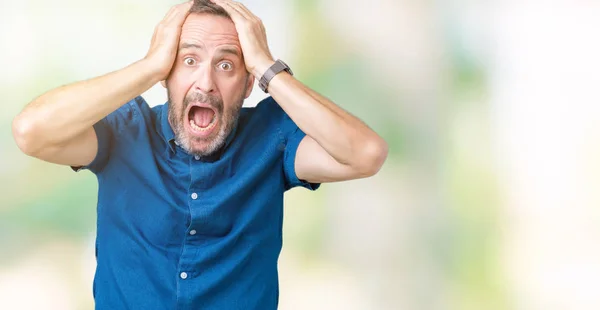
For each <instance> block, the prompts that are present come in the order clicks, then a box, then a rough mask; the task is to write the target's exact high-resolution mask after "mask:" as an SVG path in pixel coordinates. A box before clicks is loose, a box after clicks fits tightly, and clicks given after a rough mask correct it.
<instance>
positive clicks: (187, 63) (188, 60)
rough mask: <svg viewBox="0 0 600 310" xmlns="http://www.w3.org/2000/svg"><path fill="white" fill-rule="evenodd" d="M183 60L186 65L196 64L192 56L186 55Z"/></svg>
mask: <svg viewBox="0 0 600 310" xmlns="http://www.w3.org/2000/svg"><path fill="white" fill-rule="evenodd" d="M183 62H184V63H185V64H186V65H188V66H193V65H195V64H196V60H195V59H194V58H192V57H186V58H184V59H183Z"/></svg>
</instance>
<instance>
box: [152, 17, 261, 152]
mask: <svg viewBox="0 0 600 310" xmlns="http://www.w3.org/2000/svg"><path fill="white" fill-rule="evenodd" d="M253 84H254V77H253V76H252V75H251V74H248V72H247V71H246V67H245V64H244V60H243V56H242V49H241V47H240V43H239V40H238V35H237V31H236V30H235V26H234V24H233V22H232V21H231V20H230V19H228V18H225V17H221V16H216V15H210V14H195V13H193V14H190V15H188V17H187V19H186V21H185V23H184V24H183V27H182V30H181V38H180V41H179V51H178V53H177V57H176V59H175V63H174V65H173V68H172V70H171V73H170V75H169V77H168V78H167V80H166V85H165V84H163V85H165V86H166V87H167V93H168V96H169V123H170V124H171V127H172V128H173V132H174V133H175V140H176V141H177V142H178V144H179V145H180V146H181V147H182V148H183V149H184V150H186V151H187V152H188V153H190V154H193V155H200V156H207V155H210V154H212V153H213V152H215V151H217V150H218V149H220V148H221V147H222V146H223V144H224V143H225V140H226V139H227V136H228V135H229V133H231V130H232V129H233V127H234V126H235V124H236V122H237V119H238V116H239V111H240V109H241V107H242V104H243V101H244V99H246V98H248V96H249V95H250V92H251V91H252V85H253Z"/></svg>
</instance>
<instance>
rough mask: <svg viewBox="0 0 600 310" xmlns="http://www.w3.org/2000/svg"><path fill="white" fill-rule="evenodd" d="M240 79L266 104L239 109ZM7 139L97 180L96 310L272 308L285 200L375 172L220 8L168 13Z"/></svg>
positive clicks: (361, 131) (352, 127)
mask: <svg viewBox="0 0 600 310" xmlns="http://www.w3.org/2000/svg"><path fill="white" fill-rule="evenodd" d="M255 79H257V80H259V85H260V87H261V89H262V90H263V91H265V92H267V93H268V94H269V95H270V97H268V98H267V99H265V100H263V101H261V102H260V103H259V104H258V105H257V106H256V107H255V108H242V103H243V101H244V99H246V98H248V96H249V95H250V92H251V90H252V87H253V85H254V82H255ZM158 82H162V84H163V86H165V87H166V89H167V94H168V102H167V103H166V104H164V105H159V106H155V107H153V108H150V107H149V106H148V104H147V103H146V102H145V101H144V99H142V98H141V97H140V94H142V93H143V92H144V91H146V90H147V89H149V88H150V87H152V86H153V85H155V84H156V83H158ZM13 133H14V136H15V140H16V142H17V144H18V145H19V147H20V148H21V150H22V151H23V152H24V153H26V154H28V155H30V156H34V157H36V158H39V159H41V160H44V161H47V162H52V163H58V164H63V165H67V166H71V167H72V168H73V169H75V170H81V169H87V170H90V171H91V172H93V173H94V174H95V175H96V176H97V178H98V184H99V190H98V191H99V193H98V207H97V211H98V215H97V235H96V260H97V267H96V274H95V277H94V289H93V292H94V299H95V305H96V309H223V310H232V309H261V310H265V309H276V308H277V304H278V297H279V289H278V275H277V259H278V257H279V252H280V250H281V246H282V218H283V194H284V192H285V191H286V190H288V189H291V188H293V187H297V186H302V187H305V188H308V189H311V190H315V189H317V188H318V187H319V185H320V184H321V183H324V182H334V181H342V180H351V179H356V178H363V177H368V176H371V175H373V174H375V173H377V172H378V171H379V169H380V168H381V166H382V164H383V162H384V161H385V159H386V157H387V144H386V143H385V141H384V140H383V139H382V138H381V137H380V136H378V135H377V134H376V133H375V132H373V131H372V130H371V129H369V127H367V126H366V125H365V124H364V123H363V122H361V121H360V120H359V119H358V118H356V117H353V116H352V115H350V114H349V113H347V112H345V111H344V110H343V109H341V108H340V107H338V106H337V105H335V104H334V103H332V102H331V101H329V100H328V99H326V98H324V97H323V96H321V95H319V94H318V93H316V92H314V91H313V90H311V89H310V88H308V87H307V86H305V85H304V84H302V83H301V82H299V81H298V80H296V79H295V78H294V77H293V72H292V70H291V69H290V68H289V67H288V66H287V65H286V64H285V63H284V62H283V61H280V60H277V61H275V59H274V58H273V57H272V56H271V53H270V51H269V48H268V45H267V39H266V34H265V29H264V27H263V24H262V22H261V21H260V19H258V18H257V17H256V16H255V15H253V14H252V13H251V12H250V11H249V10H248V9H247V8H246V7H245V6H244V5H242V4H241V3H239V2H235V1H230V0H211V1H207V0H204V1H201V0H197V1H195V2H192V1H190V2H186V3H182V4H179V5H176V6H174V7H173V8H171V10H170V11H169V12H168V13H167V15H166V16H165V17H164V19H163V20H162V21H161V22H160V24H158V26H157V27H156V29H155V32H154V36H153V38H152V42H151V46H150V49H149V51H148V53H147V54H146V56H145V57H144V58H143V59H141V60H139V61H137V62H135V63H133V64H131V65H129V66H127V67H125V68H123V69H121V70H118V71H114V72H111V73H108V74H106V75H103V76H100V77H96V78H93V79H90V80H86V81H81V82H77V83H74V84H71V85H67V86H63V87H59V88H57V89H54V90H51V91H49V92H47V93H45V94H43V95H41V96H40V97H38V98H36V99H35V100H34V101H33V102H32V103H30V104H29V105H28V106H27V107H26V108H25V109H24V110H23V111H22V112H21V113H20V114H19V115H18V116H17V117H16V118H15V120H14V122H13Z"/></svg>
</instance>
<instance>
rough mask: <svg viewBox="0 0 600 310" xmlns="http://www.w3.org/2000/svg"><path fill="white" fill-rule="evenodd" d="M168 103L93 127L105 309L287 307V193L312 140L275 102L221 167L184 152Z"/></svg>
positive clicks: (134, 105) (137, 103)
mask: <svg viewBox="0 0 600 310" xmlns="http://www.w3.org/2000/svg"><path fill="white" fill-rule="evenodd" d="M167 116H168V103H166V104H163V105H160V106H156V107H153V108H150V107H149V106H148V104H147V103H146V101H145V100H144V99H143V98H142V97H137V98H135V99H134V100H132V101H130V102H128V103H127V104H125V105H123V106H122V107H121V108H119V109H118V110H116V111H115V112H113V113H111V114H110V115H108V116H107V117H106V118H104V119H103V120H101V121H100V122H98V123H97V124H95V125H94V129H95V131H96V135H97V137H98V153H97V155H96V158H95V159H94V161H93V162H92V163H91V164H90V165H88V166H86V167H81V168H79V169H77V170H80V169H89V170H90V171H92V172H93V173H94V174H95V175H96V176H97V178H98V185H99V188H98V210H97V235H96V261H97V268H96V273H95V276H94V286H93V292H94V299H95V304H96V309H145V310H148V309H161V310H164V309H227V310H234V309H245V310H247V309H261V310H265V309H276V308H277V304H278V296H279V290H278V275H277V259H278V257H279V253H280V251H281V245H282V220H283V194H284V192H285V191H286V190H288V189H291V188H293V187H296V186H302V187H305V188H308V189H310V190H315V189H317V188H318V187H319V184H311V183H307V182H304V181H301V180H299V179H298V177H297V176H296V173H295V171H294V159H295V157H296V150H297V148H298V144H299V143H300V140H302V138H303V137H304V136H305V134H304V133H303V132H302V131H301V130H300V129H299V128H298V127H297V126H296V124H294V122H293V121H292V120H291V119H290V118H289V116H288V115H286V114H285V112H284V111H283V110H282V109H281V108H280V107H279V105H278V104H277V103H276V102H275V101H274V100H273V99H272V98H271V97H268V98H266V99H264V100H263V101H261V102H260V103H259V104H258V105H257V106H256V107H255V108H242V109H241V112H240V118H239V121H238V123H237V126H236V127H235V129H234V130H233V131H232V133H231V134H230V135H229V137H228V138H227V140H226V144H225V146H224V147H223V148H222V149H221V151H220V152H218V153H217V154H215V156H211V158H199V157H194V156H192V155H189V154H187V153H186V152H185V151H184V150H183V149H181V148H180V147H179V146H177V145H176V144H175V140H174V134H173V130H172V129H171V126H170V125H169V122H168V117H167Z"/></svg>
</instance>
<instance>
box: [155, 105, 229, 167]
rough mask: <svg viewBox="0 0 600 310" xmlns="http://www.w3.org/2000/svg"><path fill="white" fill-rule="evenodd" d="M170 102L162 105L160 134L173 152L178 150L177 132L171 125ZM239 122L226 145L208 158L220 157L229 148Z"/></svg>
mask: <svg viewBox="0 0 600 310" xmlns="http://www.w3.org/2000/svg"><path fill="white" fill-rule="evenodd" d="M169 104H170V103H169V102H167V103H165V104H163V106H162V107H161V111H160V114H159V115H160V119H159V122H158V124H159V126H160V127H159V128H160V130H159V134H160V136H161V137H162V138H163V140H164V141H165V142H166V144H167V147H168V148H169V149H170V150H171V151H172V152H176V151H177V144H176V143H175V132H173V128H172V127H171V123H169ZM238 123H239V121H237V122H236V123H235V124H234V126H233V129H232V130H231V132H230V133H229V136H228V137H227V139H226V140H225V145H224V146H223V147H222V148H221V149H220V150H218V151H217V152H215V154H214V155H212V156H210V158H208V159H218V158H220V157H221V155H222V154H223V152H224V150H225V149H227V147H228V146H229V145H230V144H231V142H232V141H233V139H234V138H235V134H236V132H237V127H238Z"/></svg>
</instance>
